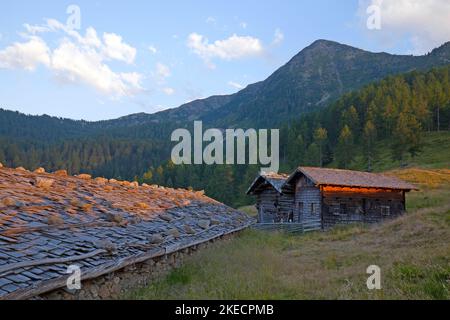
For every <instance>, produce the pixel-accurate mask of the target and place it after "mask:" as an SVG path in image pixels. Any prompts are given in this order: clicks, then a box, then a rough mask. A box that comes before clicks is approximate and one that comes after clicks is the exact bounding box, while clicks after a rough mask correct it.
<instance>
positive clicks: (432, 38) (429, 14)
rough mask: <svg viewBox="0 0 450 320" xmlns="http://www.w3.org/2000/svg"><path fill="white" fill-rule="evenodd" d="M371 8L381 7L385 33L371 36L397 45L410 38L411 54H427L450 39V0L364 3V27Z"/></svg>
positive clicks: (368, 0)
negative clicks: (367, 10) (399, 41)
mask: <svg viewBox="0 0 450 320" xmlns="http://www.w3.org/2000/svg"><path fill="white" fill-rule="evenodd" d="M370 5H376V6H378V7H379V8H380V14H381V30H376V31H372V32H371V33H372V34H374V35H376V36H377V37H379V39H381V40H383V41H388V42H395V41H396V40H399V39H403V38H404V37H405V36H407V37H409V41H410V44H411V46H412V50H411V53H414V54H423V53H426V52H428V51H430V50H431V49H433V48H435V47H437V46H439V45H441V44H443V43H444V42H446V41H448V40H450V1H448V0H382V1H381V0H364V1H360V5H359V15H360V16H361V17H363V21H364V26H365V25H366V19H367V18H368V14H367V13H366V9H367V7H368V6H370Z"/></svg>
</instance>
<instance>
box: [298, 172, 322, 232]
mask: <svg viewBox="0 0 450 320" xmlns="http://www.w3.org/2000/svg"><path fill="white" fill-rule="evenodd" d="M321 200H322V197H321V192H320V189H319V188H318V187H316V186H315V185H314V183H313V182H312V181H311V180H309V179H307V178H306V177H305V176H301V177H300V178H299V179H298V181H297V183H296V185H295V203H294V210H295V213H296V214H295V216H296V217H297V219H298V221H296V222H298V223H302V224H303V225H304V226H305V227H306V228H308V229H321V228H322V219H321Z"/></svg>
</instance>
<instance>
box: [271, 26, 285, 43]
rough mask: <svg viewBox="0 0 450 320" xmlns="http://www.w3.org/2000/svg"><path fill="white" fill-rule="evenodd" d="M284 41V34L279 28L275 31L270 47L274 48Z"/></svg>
mask: <svg viewBox="0 0 450 320" xmlns="http://www.w3.org/2000/svg"><path fill="white" fill-rule="evenodd" d="M283 40H284V34H283V32H281V30H280V29H279V28H277V29H276V30H275V35H274V37H273V41H272V45H274V46H276V45H279V44H280V43H282V42H283Z"/></svg>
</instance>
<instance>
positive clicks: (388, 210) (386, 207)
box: [380, 206, 391, 216]
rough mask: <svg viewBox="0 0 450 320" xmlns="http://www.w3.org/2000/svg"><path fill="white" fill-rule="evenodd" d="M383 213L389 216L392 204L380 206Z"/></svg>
mask: <svg viewBox="0 0 450 320" xmlns="http://www.w3.org/2000/svg"><path fill="white" fill-rule="evenodd" d="M380 210H381V215H383V216H389V215H391V207H390V206H380Z"/></svg>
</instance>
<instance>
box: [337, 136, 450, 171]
mask: <svg viewBox="0 0 450 320" xmlns="http://www.w3.org/2000/svg"><path fill="white" fill-rule="evenodd" d="M390 144H391V141H383V142H380V143H378V144H377V146H376V152H375V154H376V157H375V159H374V163H373V170H374V171H377V172H381V171H387V170H391V169H395V168H399V167H400V166H401V164H400V161H393V160H392V157H391V149H390ZM422 144H423V146H422V150H421V152H420V153H419V154H418V155H417V156H416V157H414V158H411V156H406V157H405V160H404V162H405V164H406V165H407V166H408V167H421V168H427V169H438V168H450V131H441V132H430V133H426V134H424V135H423V138H422ZM358 153H359V154H361V153H362V152H361V151H359V152H358ZM335 165H336V164H331V165H330V167H335ZM366 168H367V164H366V160H365V159H364V158H363V157H362V156H361V155H359V156H357V157H356V158H355V160H354V161H353V163H352V164H351V168H350V169H356V170H366Z"/></svg>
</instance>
